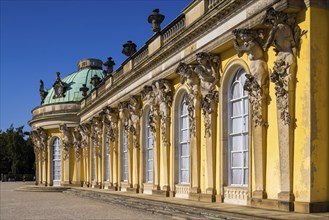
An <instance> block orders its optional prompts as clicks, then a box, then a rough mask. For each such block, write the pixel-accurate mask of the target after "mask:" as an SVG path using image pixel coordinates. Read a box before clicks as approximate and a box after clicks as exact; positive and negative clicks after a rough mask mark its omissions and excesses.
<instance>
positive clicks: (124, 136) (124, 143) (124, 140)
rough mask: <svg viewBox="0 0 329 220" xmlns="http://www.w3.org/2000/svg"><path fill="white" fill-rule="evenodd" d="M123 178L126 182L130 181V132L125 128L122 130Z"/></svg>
mask: <svg viewBox="0 0 329 220" xmlns="http://www.w3.org/2000/svg"><path fill="white" fill-rule="evenodd" d="M121 134H122V139H121V140H122V144H121V176H122V177H121V179H122V181H124V182H127V181H128V133H127V132H126V130H125V129H124V128H122V131H121Z"/></svg>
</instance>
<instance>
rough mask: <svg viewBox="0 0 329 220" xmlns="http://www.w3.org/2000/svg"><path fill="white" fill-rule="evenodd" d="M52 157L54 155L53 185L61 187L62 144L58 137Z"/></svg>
mask: <svg viewBox="0 0 329 220" xmlns="http://www.w3.org/2000/svg"><path fill="white" fill-rule="evenodd" d="M52 149H53V152H52V155H53V157H52V158H53V164H52V166H53V175H52V177H53V185H54V186H60V185H61V176H62V173H61V168H62V167H61V142H60V140H59V138H58V137H56V138H55V139H54V141H53V145H52Z"/></svg>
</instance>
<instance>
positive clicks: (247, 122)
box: [243, 116, 249, 131]
mask: <svg viewBox="0 0 329 220" xmlns="http://www.w3.org/2000/svg"><path fill="white" fill-rule="evenodd" d="M243 120H244V121H243V122H244V129H243V130H244V131H248V128H249V127H248V126H249V121H248V120H249V119H248V116H245V117H244V118H243Z"/></svg>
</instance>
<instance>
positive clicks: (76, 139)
mask: <svg viewBox="0 0 329 220" xmlns="http://www.w3.org/2000/svg"><path fill="white" fill-rule="evenodd" d="M80 129H81V127H80V126H77V127H75V128H74V131H73V133H72V134H73V147H74V150H75V157H76V159H77V161H80V155H81V148H82V145H81V142H82V135H81V130H80Z"/></svg>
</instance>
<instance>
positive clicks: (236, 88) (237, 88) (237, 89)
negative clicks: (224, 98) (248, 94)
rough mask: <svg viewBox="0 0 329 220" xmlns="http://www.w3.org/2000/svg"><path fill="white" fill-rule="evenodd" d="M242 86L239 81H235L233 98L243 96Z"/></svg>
mask: <svg viewBox="0 0 329 220" xmlns="http://www.w3.org/2000/svg"><path fill="white" fill-rule="evenodd" d="M241 91H242V89H241V86H240V84H239V83H235V84H234V85H233V89H232V99H236V98H240V97H241Z"/></svg>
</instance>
